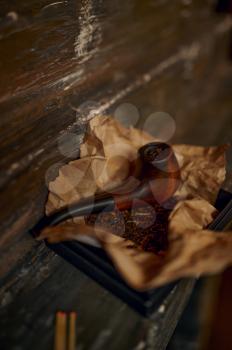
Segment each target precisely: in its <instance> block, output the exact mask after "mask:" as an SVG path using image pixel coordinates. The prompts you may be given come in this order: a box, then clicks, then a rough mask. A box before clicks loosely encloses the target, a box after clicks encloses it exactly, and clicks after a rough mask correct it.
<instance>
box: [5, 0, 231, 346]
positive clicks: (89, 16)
mask: <svg viewBox="0 0 232 350" xmlns="http://www.w3.org/2000/svg"><path fill="white" fill-rule="evenodd" d="M231 27H232V22H231V19H230V18H229V17H225V16H219V15H217V14H216V13H214V11H213V5H212V4H211V2H210V1H201V0H196V1H192V2H191V1H182V2H181V1H177V0H173V1H171V2H170V1H169V2H168V1H144V2H141V1H139V0H138V1H136V0H128V1H126V2H125V1H117V2H116V1H108V2H103V1H93V0H92V1H91V0H83V1H75V0H71V1H58V2H51V1H49V0H40V1H39V0H32V1H30V2H28V1H25V0H24V1H17V0H15V1H10V2H6V1H5V2H4V3H3V4H1V6H0V74H1V80H0V112H1V119H0V127H1V135H2V137H1V140H0V147H1V148H0V149H1V159H0V168H1V172H0V187H1V213H0V215H1V220H0V225H1V236H0V256H1V265H0V279H1V281H0V315H1V317H0V344H1V349H4V350H5V349H7V350H9V349H10V350H11V349H12V350H13V349H15V350H16V349H17V350H20V349H23V350H27V349H31V348H34V349H35V350H36V349H44V350H46V349H51V347H52V341H53V322H54V313H55V311H56V310H57V309H66V310H69V309H71V310H77V311H78V332H77V334H78V346H77V348H78V349H79V350H81V349H83V350H85V349H88V350H90V349H92V350H94V349H104V348H107V347H108V348H110V349H112V350H114V349H119V348H120V349H125V350H127V349H137V350H142V349H149V348H151V349H158V350H161V349H164V348H165V347H166V345H167V343H168V341H169V338H170V336H171V334H172V332H173V330H174V328H175V326H176V323H177V321H178V319H179V317H180V315H181V312H182V310H183V308H184V306H185V304H186V302H187V301H188V298H189V295H190V293H191V291H192V288H193V284H194V281H192V280H185V281H182V282H181V283H180V284H179V285H178V286H177V287H176V289H175V290H174V291H173V292H172V293H171V294H170V295H169V297H168V299H167V300H166V301H165V305H164V306H162V307H161V308H160V309H159V310H157V312H156V313H155V314H154V316H153V318H152V320H145V319H143V318H141V317H140V316H139V315H137V314H136V313H134V311H132V310H131V309H130V308H129V307H127V306H126V305H125V304H123V303H122V302H121V301H120V300H119V299H117V298H115V297H114V296H112V295H111V294H110V293H108V292H107V291H106V290H104V289H102V288H101V287H100V286H98V285H97V284H96V283H95V282H93V281H92V280H90V279H89V278H87V277H86V276H85V275H83V274H82V273H81V272H79V271H78V270H75V269H74V268H73V267H72V266H70V265H68V264H67V263H65V262H64V261H63V260H61V259H60V258H59V257H57V256H55V255H54V254H53V253H52V252H50V251H49V250H48V249H47V248H46V247H45V245H44V244H43V243H41V244H38V243H37V242H35V241H34V240H33V239H32V238H31V237H30V236H29V235H28V229H29V228H30V227H32V226H33V225H34V224H35V223H36V222H37V220H38V219H39V218H40V217H41V216H42V214H43V210H44V203H45V200H46V195H47V188H46V179H47V176H48V175H49V176H50V172H51V170H54V168H55V169H56V165H57V164H58V165H60V164H63V163H65V162H67V161H68V160H69V159H71V158H72V157H76V156H77V154H78V147H79V144H78V143H77V144H74V148H73V150H72V154H69V157H67V154H64V152H60V150H59V147H58V146H57V144H59V140H60V137H62V136H63V135H64V134H66V133H70V132H71V133H76V134H79V135H82V134H83V132H84V130H85V126H86V122H87V121H88V120H89V119H90V118H91V117H92V116H94V115H96V114H99V113H111V114H114V111H115V109H116V108H117V107H118V106H119V105H120V104H121V103H124V102H129V103H132V104H134V105H135V106H136V107H137V108H138V110H139V112H140V119H139V122H138V125H140V126H142V125H143V122H144V120H145V118H146V117H147V116H148V115H150V114H151V113H153V112H157V111H163V112H167V113H169V114H170V115H171V116H172V117H173V118H174V119H175V121H176V126H177V127H176V133H175V135H174V137H173V138H172V140H171V141H172V142H175V143H190V144H201V145H212V144H221V143H225V142H228V141H230V139H231V130H232V123H231V107H232V100H231V88H232V79H231V73H232V68H231V62H230V60H229V45H230V30H231Z"/></svg>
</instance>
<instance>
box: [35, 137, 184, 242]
mask: <svg viewBox="0 0 232 350" xmlns="http://www.w3.org/2000/svg"><path fill="white" fill-rule="evenodd" d="M137 155H138V156H137V159H135V160H134V161H132V162H130V166H129V176H130V177H132V178H134V179H135V180H136V181H135V183H136V186H134V188H133V189H132V190H130V191H128V190H126V187H124V189H123V191H122V189H120V188H119V189H118V190H115V191H113V192H112V191H111V193H100V194H96V195H95V196H94V197H91V198H86V199H83V200H81V201H79V202H78V203H75V204H72V205H70V206H68V207H65V208H63V209H61V210H59V211H57V212H55V213H53V214H51V215H50V216H45V217H43V218H42V219H41V220H40V221H39V222H38V224H37V225H36V226H35V227H34V228H33V230H32V234H33V235H35V236H37V235H38V233H39V232H40V231H41V230H42V229H43V228H45V227H46V226H54V225H56V224H58V223H60V222H62V221H64V220H67V219H70V218H73V217H78V216H84V215H89V214H96V213H100V212H102V211H103V210H105V211H112V210H114V209H116V208H118V209H119V210H124V209H128V208H131V207H132V206H135V205H139V203H140V205H141V201H143V202H146V203H151V204H152V203H158V204H160V205H162V203H164V202H165V201H167V200H168V199H169V198H170V197H172V196H173V194H174V193H175V191H176V190H177V188H178V186H179V180H180V170H179V166H178V162H177V160H176V157H175V154H174V152H173V150H172V148H171V146H169V145H168V144H166V143H161V142H152V143H148V144H146V145H145V146H143V147H141V148H140V149H139V150H138V154H137ZM112 193H113V194H112Z"/></svg>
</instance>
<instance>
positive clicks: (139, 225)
mask: <svg viewBox="0 0 232 350" xmlns="http://www.w3.org/2000/svg"><path fill="white" fill-rule="evenodd" d="M170 213H171V209H166V208H164V207H161V206H160V205H158V204H156V205H154V206H153V207H151V206H150V205H149V206H148V205H142V206H139V207H137V208H134V209H132V210H122V211H119V210H114V211H112V212H109V213H107V212H104V213H102V214H98V215H97V214H95V215H89V216H88V217H86V218H85V222H86V224H88V225H92V226H94V225H97V226H99V227H100V228H104V229H106V230H110V232H112V233H114V234H116V235H118V236H120V237H123V238H125V239H128V240H131V241H132V242H134V243H135V244H136V245H138V246H140V247H141V248H142V249H143V250H145V251H148V252H153V253H156V254H162V252H164V251H165V250H167V248H168V217H169V215H170Z"/></svg>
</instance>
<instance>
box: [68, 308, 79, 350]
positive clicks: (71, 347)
mask: <svg viewBox="0 0 232 350" xmlns="http://www.w3.org/2000/svg"><path fill="white" fill-rule="evenodd" d="M76 318H77V314H76V312H70V314H69V334H68V350H75V348H76Z"/></svg>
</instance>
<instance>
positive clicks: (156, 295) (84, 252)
mask: <svg viewBox="0 0 232 350" xmlns="http://www.w3.org/2000/svg"><path fill="white" fill-rule="evenodd" d="M231 199H232V194H231V193H229V192H226V191H224V190H221V191H220V192H219V195H218V198H217V201H216V204H215V206H216V208H217V209H218V210H220V211H221V210H222V209H223V208H224V207H225V206H226V205H227V204H228V202H229V201H230V200H231ZM212 229H215V230H216V227H214V226H213V225H212ZM48 246H49V247H50V248H51V249H52V250H53V251H55V252H56V253H57V254H59V255H60V256H61V257H63V258H64V259H65V260H67V261H68V262H70V263H71V264H73V265H74V266H75V267H77V268H78V269H80V270H81V271H83V272H85V273H86V274H87V275H88V276H89V277H91V278H92V279H94V280H95V281H96V282H98V283H100V284H101V285H102V286H103V287H105V288H106V289H108V290H109V291H111V292H112V293H113V294H114V295H116V296H118V297H119V298H121V299H122V300H123V301H124V302H126V303H127V304H128V305H129V306H131V307H132V308H133V309H135V310H136V311H137V312H139V313H140V314H142V315H143V316H150V315H151V313H152V312H153V311H154V310H155V309H156V308H157V307H158V306H159V305H160V304H161V303H162V301H163V300H164V298H165V297H166V296H167V295H168V294H169V293H170V291H171V290H172V288H173V287H174V286H175V285H176V283H177V282H175V283H171V284H168V285H166V286H163V287H160V288H156V289H152V290H148V291H146V292H139V291H137V290H135V289H132V288H131V287H129V286H128V285H127V284H126V283H125V281H124V280H123V279H122V278H121V277H120V275H119V274H118V272H117V271H116V270H115V268H114V266H113V264H112V262H111V260H110V259H109V258H108V256H107V255H106V253H105V252H104V251H103V249H101V248H96V247H93V246H90V245H88V244H84V243H80V242H76V241H72V242H64V243H59V244H48Z"/></svg>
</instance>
